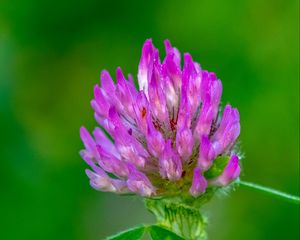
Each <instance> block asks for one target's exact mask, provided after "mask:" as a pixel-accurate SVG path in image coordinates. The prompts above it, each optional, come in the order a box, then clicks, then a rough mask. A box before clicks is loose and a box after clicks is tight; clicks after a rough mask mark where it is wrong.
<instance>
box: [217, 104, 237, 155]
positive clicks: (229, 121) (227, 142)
mask: <svg viewBox="0 0 300 240" xmlns="http://www.w3.org/2000/svg"><path fill="white" fill-rule="evenodd" d="M239 134H240V116H239V112H238V110H237V109H235V108H232V107H231V106H230V105H227V106H226V107H225V109H224V114H223V118H222V120H221V123H220V126H219V128H218V129H217V131H216V133H215V134H214V136H213V142H214V143H213V146H214V149H215V152H216V154H217V155H218V154H220V153H221V152H223V151H224V150H226V149H227V148H230V147H231V146H232V145H233V144H234V143H235V141H236V139H237V138H238V136H239Z"/></svg>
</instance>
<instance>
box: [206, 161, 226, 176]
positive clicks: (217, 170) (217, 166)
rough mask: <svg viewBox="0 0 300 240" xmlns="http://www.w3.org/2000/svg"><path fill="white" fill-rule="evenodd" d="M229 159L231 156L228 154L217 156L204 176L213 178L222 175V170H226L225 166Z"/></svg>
mask: <svg viewBox="0 0 300 240" xmlns="http://www.w3.org/2000/svg"><path fill="white" fill-rule="evenodd" d="M229 159H230V158H229V157H228V156H220V157H217V158H216V159H215V160H214V161H213V165H212V166H211V167H210V169H208V170H207V171H206V172H205V173H204V177H205V178H206V179H211V178H215V177H218V176H220V175H221V174H222V172H223V171H224V168H225V167H226V165H227V163H228V161H229Z"/></svg>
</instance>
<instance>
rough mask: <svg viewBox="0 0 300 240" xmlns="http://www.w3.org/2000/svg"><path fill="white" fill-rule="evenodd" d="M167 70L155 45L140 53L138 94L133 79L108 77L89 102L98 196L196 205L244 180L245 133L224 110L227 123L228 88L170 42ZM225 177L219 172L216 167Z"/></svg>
mask: <svg viewBox="0 0 300 240" xmlns="http://www.w3.org/2000/svg"><path fill="white" fill-rule="evenodd" d="M165 48H166V57H165V59H164V60H163V62H162V63H161V61H160V58H159V53H158V50H157V49H156V48H155V47H154V46H153V44H152V41H151V40H147V41H146V42H145V44H144V46H143V49H142V56H141V60H140V64H139V69H138V83H139V90H137V88H136V87H135V84H134V81H133V78H132V76H131V75H129V76H128V80H127V79H126V78H125V77H124V75H123V73H122V71H121V69H120V68H118V69H117V71H116V80H117V81H116V83H114V81H113V79H112V78H111V76H110V75H109V73H108V72H107V71H102V73H101V85H100V86H99V85H96V86H95V88H94V96H95V97H94V99H93V100H92V101H91V105H92V108H93V109H94V111H95V118H96V120H97V122H98V124H99V125H100V126H101V128H95V130H94V131H93V137H92V136H91V135H90V134H89V133H88V131H87V130H86V129H85V128H84V127H82V128H81V129H80V135H81V138H82V141H83V143H84V145H85V149H84V150H82V151H81V156H82V158H83V159H84V160H85V161H86V162H87V163H88V165H89V166H90V167H91V169H92V170H86V173H87V175H88V177H89V178H90V184H91V186H92V187H93V188H95V189H97V190H100V191H109V192H116V193H130V192H133V193H137V194H139V195H141V196H144V197H155V196H167V195H168V194H172V193H173V194H174V193H178V194H180V193H187V192H189V193H190V194H191V195H192V196H194V197H197V196H199V195H201V194H203V193H205V191H206V189H207V188H209V187H216V186H226V185H228V184H230V183H231V182H232V181H233V180H235V179H236V178H238V176H239V174H240V166H239V158H238V156H237V155H236V154H235V153H234V150H233V149H234V148H233V147H234V145H235V142H236V139H237V137H238V136H239V133H240V119H239V112H238V110H237V109H235V108H232V107H231V106H230V105H226V106H225V108H224V111H223V116H222V117H221V114H220V109H219V104H220V99H221V95H222V83H221V81H220V80H219V79H218V78H217V77H216V75H215V74H214V73H212V72H208V71H206V70H203V69H201V67H200V65H199V64H198V63H196V62H194V61H193V59H192V57H191V55H190V54H188V53H185V54H184V64H183V68H182V69H181V59H180V58H181V57H180V53H179V51H178V50H177V49H176V48H174V47H172V46H171V44H170V42H169V41H167V40H166V41H165ZM218 158H222V159H227V160H226V161H225V163H226V164H225V165H224V161H223V165H224V166H223V168H222V171H220V170H219V172H218V171H215V172H217V173H214V172H213V170H214V168H215V166H214V163H215V162H216V159H218Z"/></svg>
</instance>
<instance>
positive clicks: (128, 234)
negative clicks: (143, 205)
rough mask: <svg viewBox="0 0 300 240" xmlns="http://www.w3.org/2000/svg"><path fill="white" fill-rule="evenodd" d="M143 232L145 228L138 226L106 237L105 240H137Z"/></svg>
mask: <svg viewBox="0 0 300 240" xmlns="http://www.w3.org/2000/svg"><path fill="white" fill-rule="evenodd" d="M144 232H145V226H138V227H134V228H131V229H128V230H125V231H123V232H120V233H118V234H116V235H114V236H111V237H108V238H106V240H128V239H131V240H139V239H141V237H142V236H143V234H144Z"/></svg>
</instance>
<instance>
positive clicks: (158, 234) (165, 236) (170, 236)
mask: <svg viewBox="0 0 300 240" xmlns="http://www.w3.org/2000/svg"><path fill="white" fill-rule="evenodd" d="M149 231H150V236H151V238H152V240H184V239H183V238H182V237H180V236H178V235H177V234H175V233H173V232H171V231H169V230H167V229H165V228H163V227H160V226H157V225H153V226H151V227H150V228H149Z"/></svg>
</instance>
